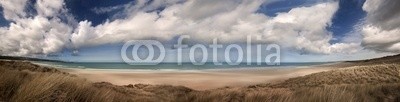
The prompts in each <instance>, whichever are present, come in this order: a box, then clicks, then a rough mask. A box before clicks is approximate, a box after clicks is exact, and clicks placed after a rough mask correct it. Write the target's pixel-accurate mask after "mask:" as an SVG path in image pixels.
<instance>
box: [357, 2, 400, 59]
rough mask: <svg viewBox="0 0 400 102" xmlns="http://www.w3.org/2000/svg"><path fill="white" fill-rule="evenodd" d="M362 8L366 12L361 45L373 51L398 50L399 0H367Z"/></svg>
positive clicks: (399, 32)
mask: <svg viewBox="0 0 400 102" xmlns="http://www.w3.org/2000/svg"><path fill="white" fill-rule="evenodd" d="M363 9H364V10H365V11H366V12H367V19H366V23H365V25H364V26H363V28H362V34H363V45H364V46H365V47H366V48H369V49H373V50H375V51H383V52H400V46H399V45H400V36H399V34H400V19H399V18H400V12H399V11H398V10H399V9H400V1H398V0H367V1H366V2H365V4H364V6H363Z"/></svg>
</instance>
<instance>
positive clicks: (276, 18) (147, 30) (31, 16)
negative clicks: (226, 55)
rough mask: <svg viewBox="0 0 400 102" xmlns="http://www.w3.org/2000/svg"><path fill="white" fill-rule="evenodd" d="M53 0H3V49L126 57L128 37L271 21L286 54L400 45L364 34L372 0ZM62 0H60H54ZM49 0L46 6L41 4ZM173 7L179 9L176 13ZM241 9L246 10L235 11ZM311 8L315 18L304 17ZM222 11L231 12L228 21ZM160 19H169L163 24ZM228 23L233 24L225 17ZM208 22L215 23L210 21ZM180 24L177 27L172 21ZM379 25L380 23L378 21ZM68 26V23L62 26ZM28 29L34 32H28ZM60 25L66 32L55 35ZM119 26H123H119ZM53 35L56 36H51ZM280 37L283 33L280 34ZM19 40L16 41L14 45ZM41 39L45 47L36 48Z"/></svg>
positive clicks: (290, 57)
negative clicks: (19, 1)
mask: <svg viewBox="0 0 400 102" xmlns="http://www.w3.org/2000/svg"><path fill="white" fill-rule="evenodd" d="M48 2H50V1H48ZM52 2H53V3H48V4H47V3H46V2H37V1H36V0H28V1H27V2H26V3H25V6H23V5H22V6H21V4H16V5H15V6H16V8H17V7H19V6H21V7H22V8H23V9H22V11H20V12H18V9H15V10H13V9H12V8H10V7H8V6H6V5H4V4H6V1H4V2H3V3H2V4H3V5H2V6H0V27H3V28H4V29H6V30H5V31H4V32H5V34H2V35H3V36H5V37H4V39H5V40H6V43H4V45H3V46H0V47H1V48H2V49H3V50H2V52H0V53H2V55H18V56H41V57H44V58H50V59H60V60H67V61H120V60H121V58H120V48H121V46H122V45H123V42H125V41H127V40H141V39H156V40H161V42H162V43H164V44H173V43H175V42H176V40H177V39H176V38H177V37H179V36H181V35H182V34H185V35H187V34H188V35H192V36H194V39H191V41H193V43H203V42H207V41H206V40H207V39H209V38H207V34H197V33H199V32H203V31H210V32H204V33H215V34H210V36H209V37H211V38H213V36H216V37H215V38H218V37H222V36H225V35H224V34H225V33H226V34H228V35H229V34H236V33H237V32H238V30H243V31H247V33H252V32H253V31H254V32H255V33H260V34H254V35H263V36H267V35H265V33H266V32H265V31H267V30H268V29H271V31H272V32H274V33H276V32H278V33H282V31H287V32H286V33H288V34H275V35H271V36H270V35H268V36H267V37H265V38H263V40H264V39H265V40H264V41H265V42H267V43H277V44H282V45H281V46H282V50H283V51H282V60H283V61H284V62H303V61H304V62H315V61H338V60H356V59H365V58H372V57H379V56H384V55H389V54H394V53H396V52H397V50H396V46H395V45H396V41H394V42H392V43H390V44H392V45H388V46H389V47H387V46H386V47H387V48H384V51H375V49H379V48H376V47H381V46H378V45H375V44H379V42H374V41H377V40H374V39H372V40H371V41H372V43H371V41H365V40H366V39H367V37H368V36H366V35H371V34H370V33H369V32H368V31H371V30H369V29H367V28H368V26H367V25H368V24H369V23H371V24H369V25H374V24H373V23H374V22H369V21H370V20H369V19H371V18H373V17H369V15H368V13H371V12H372V13H373V12H377V11H378V10H375V11H374V10H369V9H367V10H365V9H366V7H369V6H364V5H365V4H366V0H266V1H260V2H256V3H255V4H256V9H252V6H254V4H251V3H252V2H246V1H241V0H233V1H229V0H228V1H227V0H225V1H224V0H221V1H211V0H208V1H185V0H171V1H163V0H138V1H132V0H111V1H110V0H65V1H64V0H56V1H52ZM60 2H61V3H60ZM57 3H59V4H60V5H55V4H57ZM253 3H254V2H253ZM8 4H10V3H8ZM39 4H41V5H39ZM45 4H47V5H45ZM383 4H387V3H382V5H381V6H385V5H383ZM43 5H44V6H48V7H44V8H45V9H39V8H40V7H39V6H43ZM363 6H364V7H365V8H363ZM240 7H248V8H240ZM46 8H47V9H46ZM48 8H52V9H48ZM176 8H180V9H176ZM186 9H187V10H186ZM240 9H242V10H240ZM318 9H320V10H318ZM10 10H11V11H12V12H10ZM185 10H186V11H185ZM313 10H315V11H313ZM170 12H174V13H175V14H172V15H171V14H170ZM236 12H239V14H243V16H241V15H234V13H236ZM313 12H315V15H314V14H313ZM260 14H261V15H263V16H261V15H260ZM302 14H309V15H302ZM225 15H231V16H225ZM232 15H233V16H232ZM246 15H249V16H246ZM307 16H308V17H309V18H302V17H307ZM224 17H225V18H227V19H232V20H226V21H224V20H223V18H224ZM293 17H295V19H293V20H295V21H290V20H291V18H293ZM318 17H322V18H318ZM219 18H222V19H219ZM297 18H298V19H297ZM176 19H177V20H176ZM43 20H44V21H43ZM46 20H47V21H46ZM214 20H215V21H214ZM256 20H258V21H256ZM298 20H300V21H298ZM301 20H305V21H311V22H308V23H306V24H301V22H303V21H301ZM21 21H25V22H28V21H32V22H34V21H36V22H41V21H43V22H48V23H41V24H44V25H42V26H40V27H41V28H37V27H36V28H35V26H32V25H29V24H25V23H24V22H21ZM153 21H154V22H153ZM169 21H171V22H169ZM209 21H213V22H209ZM240 21H241V22H240ZM260 21H263V22H264V21H265V23H259V22H260ZM161 22H164V23H165V25H163V23H161ZM188 22H192V23H194V26H193V27H198V29H200V30H196V29H195V28H193V27H192V28H185V27H186V26H191V25H185V24H189V23H188ZM218 22H222V24H221V23H220V24H217V23H218ZM243 22H244V23H243ZM288 22H289V23H288ZM11 23H14V24H15V25H18V26H21V27H20V28H21V29H23V30H17V32H16V34H21V36H20V37H23V36H25V37H26V38H21V39H19V40H18V39H17V38H15V37H14V38H13V37H11V33H13V31H12V30H14V29H11V28H14V27H12V26H10V24H11ZM224 23H232V24H231V25H228V24H227V25H224ZM45 24H47V25H45ZM160 24H161V25H160ZM196 24H198V25H196ZM246 24H249V25H246ZM192 25H193V24H192ZM204 25H210V26H215V27H211V28H209V27H207V26H204ZM269 25H272V26H273V28H269V27H268V26H269ZM299 25H302V27H299ZM141 26H143V27H144V28H141ZM174 26H177V27H176V28H174ZM178 26H182V27H178ZM248 26H251V27H248ZM264 26H265V27H264ZM286 26H287V27H286ZM374 26H377V27H378V28H379V25H374ZM24 27H26V29H25V28H24ZM63 27H64V28H65V27H67V28H65V29H64V30H61V29H63ZM131 27H132V28H131ZM260 27H261V28H260ZM29 29H31V30H32V29H37V30H34V31H33V32H35V31H37V32H38V33H32V34H29ZM52 29H53V32H52ZM54 29H55V30H54ZM143 29H144V30H143ZM181 29H186V30H181ZM262 29H264V30H262ZM265 29H266V30H265ZM25 30H26V31H27V32H28V33H27V32H23V31H25ZM142 30H143V31H142ZM158 30H159V31H158ZM201 30H203V31H201ZM227 30H228V31H227ZM0 31H1V30H0ZM18 31H20V32H18ZM220 31H221V32H222V33H223V34H221V32H220ZM263 31H264V32H263ZM54 32H55V33H57V34H60V35H56V36H52V33H54ZM120 32H121V34H119V33H120ZM167 32H170V33H167ZM216 32H220V33H216ZM239 32H241V31H239ZM296 32H298V34H296ZM389 32H390V31H389ZM0 33H2V32H0ZM14 33H15V31H14ZM112 33H116V34H112ZM125 33H129V34H125ZM158 33H160V34H158ZM161 33H162V34H161ZM242 33H243V32H242ZM216 34H221V35H216ZM31 35H32V36H31ZM243 35H246V34H243ZM296 35H297V36H296ZM7 37H11V38H7ZM29 37H32V39H30V38H29ZM53 37H56V38H54V39H53ZM302 37H304V38H302ZM363 37H364V38H363ZM276 38H281V39H282V38H283V39H282V40H281V41H280V39H276ZM23 39H25V40H23ZM35 39H36V40H35ZM204 39H206V40H204ZM226 39H227V42H223V43H225V44H229V43H228V42H234V43H239V44H243V42H241V41H240V40H243V39H245V38H242V39H238V38H235V37H234V36H232V38H226ZM290 39H296V40H290ZM302 39H303V40H302ZM304 39H306V40H304ZM26 41H30V42H26ZM35 41H38V42H37V43H39V44H38V45H29V44H28V45H24V44H27V43H35ZM303 41H304V42H303ZM265 42H264V43H265ZM285 42H287V44H286V43H285ZM15 43H17V44H15ZM53 43H56V45H53ZM15 45H16V46H17V47H13V46H15ZM382 46H384V45H382ZM391 46H392V47H391ZM35 47H43V48H41V49H35ZM170 50H171V51H167V52H168V53H167V54H168V55H171V56H174V53H175V52H174V51H173V50H174V49H170ZM46 56H47V57H46Z"/></svg>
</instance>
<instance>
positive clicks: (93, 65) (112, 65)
mask: <svg viewBox="0 0 400 102" xmlns="http://www.w3.org/2000/svg"><path fill="white" fill-rule="evenodd" d="M33 63H35V64H39V65H43V66H50V67H56V68H72V69H140V70H168V69H171V70H209V69H256V68H257V69H259V68H301V67H307V66H314V65H323V64H331V63H335V62H296V63H293V62H292V63H280V64H279V65H267V64H262V65H258V64H257V63H252V64H250V65H248V64H247V63H241V64H239V65H229V64H227V63H222V65H215V64H214V63H213V62H207V63H205V64H204V65H194V64H192V63H182V64H181V65H178V64H177V63H160V64H157V65H129V64H127V63H124V62H49V61H34V62H33Z"/></svg>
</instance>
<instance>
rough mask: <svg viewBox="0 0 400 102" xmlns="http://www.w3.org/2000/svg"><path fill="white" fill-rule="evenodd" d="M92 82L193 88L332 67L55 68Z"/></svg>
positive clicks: (248, 82) (253, 81)
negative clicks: (196, 68) (199, 68)
mask: <svg viewBox="0 0 400 102" xmlns="http://www.w3.org/2000/svg"><path fill="white" fill-rule="evenodd" d="M57 69H59V70H61V71H64V72H67V73H71V74H75V75H77V76H79V77H83V78H86V79H88V80H89V81H92V82H110V83H112V84H115V85H128V84H139V83H140V84H151V85H173V86H185V87H188V88H192V89H195V90H209V89H216V88H222V87H245V86H248V85H255V84H262V83H276V82H282V81H284V80H286V79H289V78H294V77H299V76H304V75H308V74H312V73H318V72H323V71H329V70H332V69H335V67H333V66H332V65H317V66H301V67H299V68H297V67H296V68H293V67H290V68H289V67H285V68H282V67H281V68H250V69H246V68H240V69H209V70H129V69H90V68H88V69H74V68H57Z"/></svg>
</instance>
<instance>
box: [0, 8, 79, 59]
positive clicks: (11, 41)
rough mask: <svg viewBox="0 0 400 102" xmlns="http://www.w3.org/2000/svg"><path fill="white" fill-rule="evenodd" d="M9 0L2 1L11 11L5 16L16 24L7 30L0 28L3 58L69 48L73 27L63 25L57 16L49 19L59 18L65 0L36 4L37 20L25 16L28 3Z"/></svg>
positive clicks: (6, 10)
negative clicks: (58, 13)
mask: <svg viewBox="0 0 400 102" xmlns="http://www.w3.org/2000/svg"><path fill="white" fill-rule="evenodd" d="M7 1H9V0H7ZM7 1H2V2H1V4H2V7H3V8H4V11H5V12H8V13H4V16H5V17H6V19H8V20H12V21H15V22H12V23H11V24H10V26H9V27H7V28H6V27H3V28H2V29H0V40H1V41H2V43H1V44H0V48H1V53H2V54H3V55H32V54H50V53H54V52H57V51H60V50H62V49H63V48H65V47H66V46H67V45H66V44H67V43H68V39H69V38H70V34H71V32H72V28H71V27H70V26H69V25H67V24H64V23H62V22H61V20H60V19H59V18H57V17H55V18H52V19H48V18H46V17H47V16H54V15H57V12H59V11H60V10H61V7H62V3H63V1H61V0H58V1H57V0H56V1H51V2H49V1H41V0H39V1H38V2H37V5H36V9H37V10H38V12H39V14H38V15H37V16H35V17H25V16H22V15H25V13H24V8H25V7H24V5H26V3H27V2H26V1H20V2H7ZM11 1H14V0H11ZM15 1H18V0H15ZM60 4H61V5H60ZM7 17H13V18H7Z"/></svg>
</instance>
